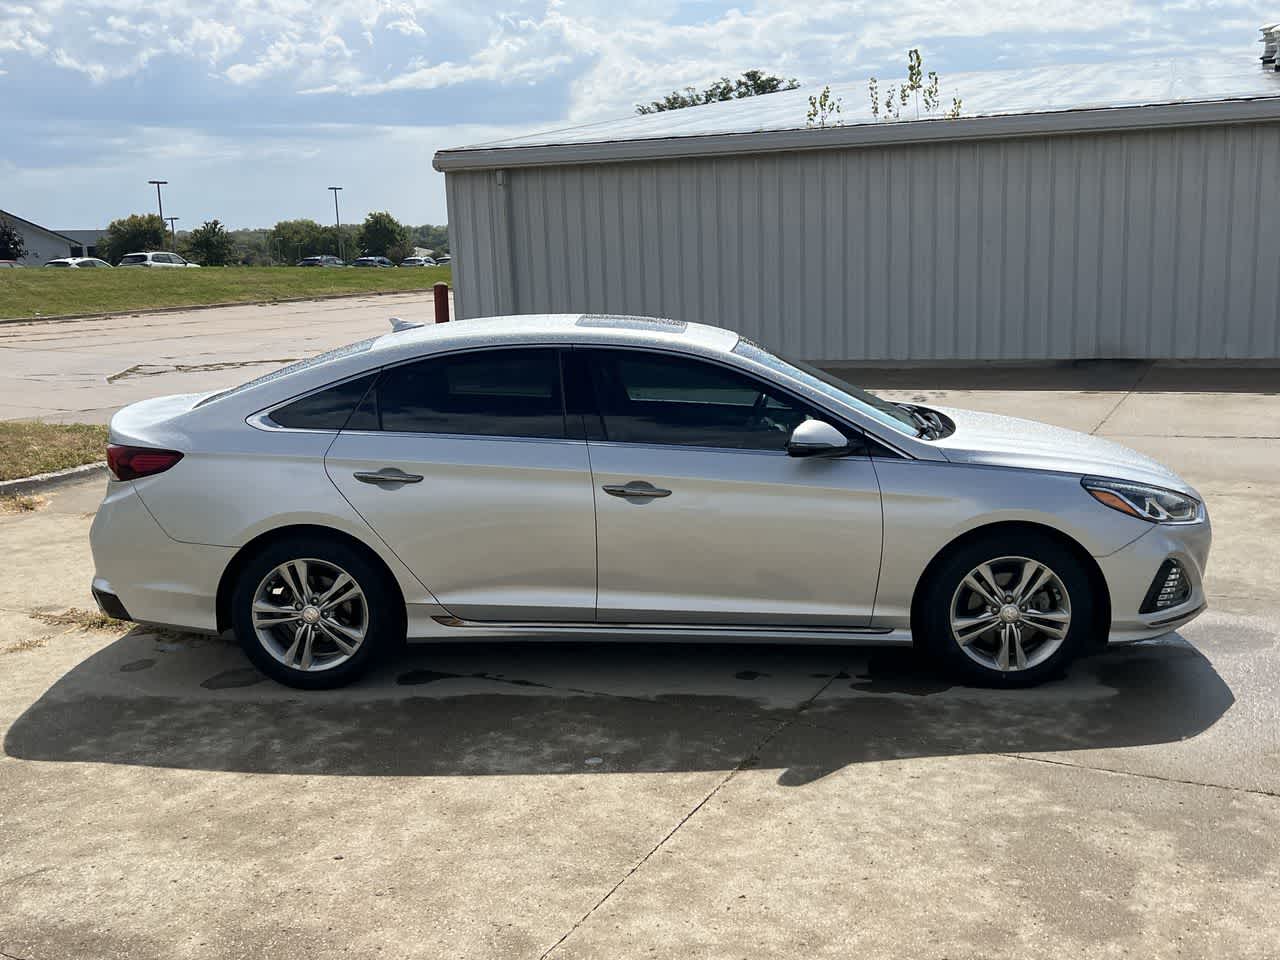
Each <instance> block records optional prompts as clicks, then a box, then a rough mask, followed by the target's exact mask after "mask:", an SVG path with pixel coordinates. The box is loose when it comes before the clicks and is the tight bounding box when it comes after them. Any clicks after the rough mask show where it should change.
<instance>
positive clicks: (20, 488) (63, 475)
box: [0, 460, 107, 497]
mask: <svg viewBox="0 0 1280 960" xmlns="http://www.w3.org/2000/svg"><path fill="white" fill-rule="evenodd" d="M106 469H107V464H106V461H105V460H100V461H98V462H97V463H83V464H81V465H80V466H78V467H68V468H67V469H66V470H55V471H54V472H52V473H38V474H36V475H35V476H34V477H19V478H18V479H16V480H3V481H0V497H3V496H13V495H15V494H19V493H42V492H43V491H45V490H52V489H54V488H55V487H61V486H63V485H64V484H68V483H74V482H75V481H77V480H86V479H88V478H89V477H92V476H93V475H94V474H96V473H100V472H102V471H104V470H106Z"/></svg>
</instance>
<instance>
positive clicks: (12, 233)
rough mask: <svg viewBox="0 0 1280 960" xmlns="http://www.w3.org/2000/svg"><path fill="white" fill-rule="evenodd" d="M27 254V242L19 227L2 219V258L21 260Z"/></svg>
mask: <svg viewBox="0 0 1280 960" xmlns="http://www.w3.org/2000/svg"><path fill="white" fill-rule="evenodd" d="M26 255H27V242H26V241H25V240H24V239H23V238H22V234H20V233H19V232H18V228H17V227H15V226H13V224H11V223H9V222H8V221H7V220H0V260H21V259H22V258H23V257H25V256H26Z"/></svg>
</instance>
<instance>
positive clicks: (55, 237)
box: [0, 210, 105, 267]
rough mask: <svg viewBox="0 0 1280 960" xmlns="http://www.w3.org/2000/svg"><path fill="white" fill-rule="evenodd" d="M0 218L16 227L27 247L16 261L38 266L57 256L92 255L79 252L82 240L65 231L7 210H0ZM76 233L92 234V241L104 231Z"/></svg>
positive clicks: (82, 248) (81, 231) (82, 244)
mask: <svg viewBox="0 0 1280 960" xmlns="http://www.w3.org/2000/svg"><path fill="white" fill-rule="evenodd" d="M0 220H3V221H4V222H5V223H7V224H9V225H10V226H11V227H16V228H17V230H18V233H20V234H22V240H23V243H24V244H25V245H26V248H27V255H26V256H25V257H22V258H21V259H20V260H19V261H18V262H19V263H22V264H26V265H27V266H37V267H38V266H39V265H40V264H42V263H45V262H46V261H49V260H55V259H57V258H58V257H88V256H93V254H91V253H81V252H80V251H82V250H84V249H85V247H84V241H83V240H76V239H73V238H71V237H69V236H67V235H66V234H65V233H61V232H60V231H57V230H50V229H49V228H48V227H42V226H40V224H38V223H32V222H31V221H30V220H25V219H23V218H22V217H20V216H18V215H17V214H16V213H10V212H9V211H8V210H0ZM76 232H77V233H82V234H86V235H88V234H93V235H94V243H95V244H96V242H97V237H98V236H100V235H101V234H102V233H104V232H105V231H101V230H79V231H76Z"/></svg>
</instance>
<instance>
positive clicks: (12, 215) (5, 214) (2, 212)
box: [0, 210, 105, 247]
mask: <svg viewBox="0 0 1280 960" xmlns="http://www.w3.org/2000/svg"><path fill="white" fill-rule="evenodd" d="M0 217H7V218H8V219H10V220H18V221H20V222H21V223H25V224H26V225H27V226H28V227H35V228H36V229H37V230H43V231H44V232H45V233H47V234H50V235H52V236H55V237H60V238H62V239H63V240H65V241H67V243H69V244H71V245H72V246H76V247H82V246H84V244H82V243H81V242H80V241H79V240H76V239H75V238H73V237H68V236H67V235H66V234H65V233H59V232H58V231H57V230H50V229H49V228H48V227H42V226H41V225H40V224H38V223H36V222H35V221H34V220H28V219H27V218H26V217H20V216H18V215H17V214H16V213H12V212H11V211H9V210H0ZM104 233H105V231H104Z"/></svg>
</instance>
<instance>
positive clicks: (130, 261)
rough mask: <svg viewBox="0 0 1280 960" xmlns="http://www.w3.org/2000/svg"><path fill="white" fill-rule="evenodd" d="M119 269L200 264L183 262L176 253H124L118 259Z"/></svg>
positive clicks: (195, 265)
mask: <svg viewBox="0 0 1280 960" xmlns="http://www.w3.org/2000/svg"><path fill="white" fill-rule="evenodd" d="M117 266H121V267H166V268H167V267H198V266H200V264H198V263H192V262H191V261H190V260H184V259H183V258H182V257H180V256H178V255H177V254H176V253H165V252H154V251H148V252H146V253H126V254H125V255H124V256H123V257H121V258H120V263H119V264H117Z"/></svg>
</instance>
